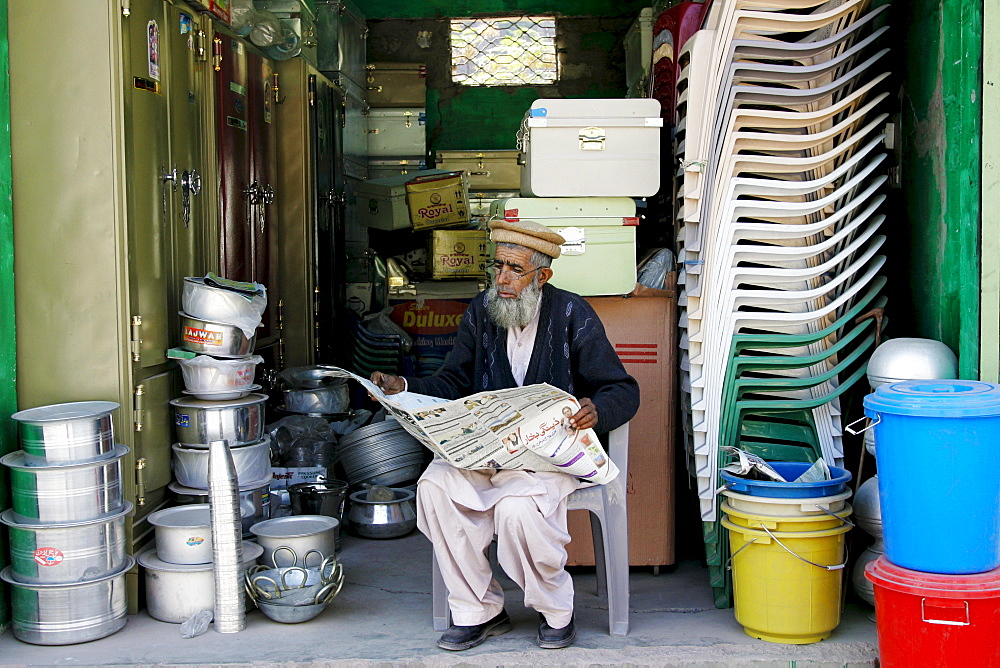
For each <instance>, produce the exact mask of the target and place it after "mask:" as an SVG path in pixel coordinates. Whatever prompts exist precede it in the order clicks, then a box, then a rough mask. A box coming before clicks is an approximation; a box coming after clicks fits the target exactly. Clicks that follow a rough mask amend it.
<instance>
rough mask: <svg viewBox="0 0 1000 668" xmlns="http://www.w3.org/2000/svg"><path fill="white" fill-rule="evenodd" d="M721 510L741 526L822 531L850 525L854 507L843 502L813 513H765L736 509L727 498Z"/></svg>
mask: <svg viewBox="0 0 1000 668" xmlns="http://www.w3.org/2000/svg"><path fill="white" fill-rule="evenodd" d="M722 512H724V513H726V515H727V516H728V518H729V521H730V522H732V523H733V524H738V525H739V526H741V527H747V528H749V529H760V528H761V527H767V528H768V529H770V530H771V531H781V532H785V531H792V532H796V531H822V530H823V529H836V528H837V527H840V526H844V525H845V524H847V525H850V524H851V523H850V522H848V521H847V518H848V517H849V516H850V514H851V513H852V512H854V509H853V508H852V507H851V504H849V503H845V504H844V505H843V507H842V508H841V509H840V510H838V511H836V512H826V513H817V514H815V515H787V516H782V515H765V514H762V513H751V512H748V511H745V510H737V509H736V508H734V507H733V505H732V503H730V502H729V501H728V500H727V501H724V502H723V504H722Z"/></svg>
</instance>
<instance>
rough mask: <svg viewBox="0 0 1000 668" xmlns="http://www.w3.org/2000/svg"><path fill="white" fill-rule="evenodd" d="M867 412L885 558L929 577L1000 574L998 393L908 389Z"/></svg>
mask: <svg viewBox="0 0 1000 668" xmlns="http://www.w3.org/2000/svg"><path fill="white" fill-rule="evenodd" d="M864 403H865V415H867V416H868V417H869V418H871V419H872V421H873V423H874V429H875V441H876V443H878V449H877V451H876V453H877V454H876V457H877V461H878V483H879V484H878V489H879V497H880V501H881V506H882V525H883V539H884V541H885V556H886V558H888V559H889V561H891V562H892V563H894V564H896V565H897V566H902V567H903V568H909V569H911V570H915V571H924V572H926V573H944V574H955V575H959V574H970V573H985V572H986V571H990V570H993V569H995V568H998V567H1000V386H998V385H994V384H993V383H984V382H979V381H966V380H909V381H905V382H901V383H891V384H888V385H882V386H881V387H879V388H878V389H877V390H875V392H874V393H872V394H869V395H868V396H867V397H865V401H864Z"/></svg>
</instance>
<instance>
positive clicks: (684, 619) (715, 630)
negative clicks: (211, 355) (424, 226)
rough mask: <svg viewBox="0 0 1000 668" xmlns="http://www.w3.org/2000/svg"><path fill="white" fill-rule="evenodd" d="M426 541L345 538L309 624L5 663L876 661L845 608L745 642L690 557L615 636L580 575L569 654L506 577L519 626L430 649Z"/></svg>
mask: <svg viewBox="0 0 1000 668" xmlns="http://www.w3.org/2000/svg"><path fill="white" fill-rule="evenodd" d="M430 559H431V550H430V544H429V543H428V542H427V540H426V539H425V538H424V537H423V536H422V535H420V534H419V533H413V534H411V535H409V536H407V537H405V538H400V539H396V540H390V541H370V540H364V539H360V538H355V537H352V536H345V537H344V546H343V552H342V559H341V560H342V562H343V564H344V569H345V573H346V583H345V585H344V588H343V591H342V592H341V593H340V595H339V596H338V597H337V599H336V600H334V601H333V602H332V603H331V604H330V606H329V607H328V608H327V609H326V610H325V611H324V612H323V614H321V615H320V616H319V617H317V618H316V619H314V620H313V621H310V622H307V623H304V624H299V625H283V624H278V623H276V622H272V621H271V620H269V619H267V618H266V617H264V616H263V614H262V613H261V612H260V611H256V610H255V611H254V612H252V613H250V614H249V615H248V616H247V628H246V630H245V631H243V632H241V633H236V634H226V635H223V634H219V633H217V632H215V631H214V630H213V629H211V628H210V629H209V631H208V632H207V633H205V634H204V635H201V636H199V637H197V638H191V639H183V638H181V636H180V627H179V626H178V625H174V624H167V623H163V622H158V621H156V620H153V619H151V618H150V617H148V616H147V615H146V614H145V613H141V614H139V615H135V616H133V617H131V618H130V619H129V621H128V624H127V625H126V626H125V628H124V629H122V630H121V631H119V632H118V633H116V634H114V635H112V636H110V637H108V638H104V639H102V640H97V641H94V642H89V643H84V644H80V645H69V646H62V647H42V646H34V645H28V644H25V643H22V642H20V641H18V640H17V639H15V638H14V636H13V634H12V633H11V632H10V630H8V631H7V632H5V633H4V634H2V635H0V666H28V665H31V666H39V665H70V666H83V665H101V666H117V665H129V666H133V665H185V666H190V665H212V666H221V665H226V666H230V665H282V666H309V667H312V666H374V665H379V666H385V665H399V666H457V665H462V666H499V665H503V666H542V665H550V666H553V665H567V666H569V665H580V666H603V665H608V666H611V665H623V664H627V665H629V666H692V667H698V668H715V667H722V666H753V667H755V668H763V667H771V666H775V667H777V666H782V667H791V666H795V667H796V668H803V667H805V666H808V667H810V668H833V667H841V666H851V667H852V668H853V667H855V666H875V665H877V661H876V657H877V647H876V638H875V624H874V623H873V622H871V621H870V620H869V618H868V615H869V614H870V613H871V609H870V608H866V607H864V606H855V605H852V604H848V606H847V609H846V610H845V611H844V614H843V617H842V622H841V625H840V627H839V628H838V629H837V630H836V631H834V633H833V636H832V637H831V638H830V639H828V640H825V641H823V642H820V643H816V644H813V645H778V644H773V643H767V642H763V641H760V640H755V639H753V638H750V637H749V636H747V635H746V634H744V633H743V631H742V628H741V627H740V625H739V624H737V623H736V621H735V619H734V618H733V611H732V610H716V609H715V608H714V607H713V605H712V602H711V598H710V589H709V587H708V584H707V572H706V571H705V570H704V569H702V568H701V567H700V566H699V564H697V563H695V562H683V563H681V564H679V565H678V567H677V569H676V570H675V571H674V572H670V573H662V574H660V575H659V576H654V575H653V574H652V573H651V572H649V571H648V570H642V571H635V572H633V574H632V578H631V592H632V594H631V631H630V633H629V635H628V637H626V638H615V637H611V636H610V635H608V617H607V607H606V601H605V599H604V598H598V597H597V596H596V595H595V590H596V579H595V576H594V574H593V573H592V572H590V573H582V574H576V575H574V580H575V583H576V590H577V593H576V601H577V603H576V605H577V611H576V617H577V626H578V629H579V631H578V638H577V641H576V644H575V645H574V646H573V647H570V648H568V649H564V650H542V649H539V648H538V647H537V646H536V645H535V643H534V637H535V629H536V625H537V615H536V613H535V612H534V611H532V610H527V609H525V608H524V606H523V605H522V601H521V596H520V594H521V592H520V590H519V589H518V588H517V587H516V586H515V585H513V584H512V583H510V582H509V581H505V582H504V587H505V589H506V590H507V594H508V601H507V610H508V611H509V612H510V615H511V617H512V619H513V621H514V630H513V631H512V632H510V633H508V634H506V635H503V636H499V637H494V638H490V639H489V640H487V642H486V643H485V644H483V645H481V646H479V647H477V648H474V649H471V650H467V651H465V652H455V653H452V652H444V651H442V650H440V649H438V648H437V647H436V646H435V644H434V643H435V640H436V639H437V637H438V635H439V634H438V633H436V632H435V631H434V630H433V629H432V628H431V613H430V607H431V605H430V603H431V595H430V590H431V578H430V571H431V569H430Z"/></svg>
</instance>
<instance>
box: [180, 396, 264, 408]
mask: <svg viewBox="0 0 1000 668" xmlns="http://www.w3.org/2000/svg"><path fill="white" fill-rule="evenodd" d="M265 401H267V395H266V394H256V393H255V394H248V395H247V396H245V397H241V398H240V399H223V400H222V401H211V400H209V399H187V398H185V397H179V398H177V399H171V400H170V405H171V406H173V407H174V408H200V409H202V410H221V409H224V408H234V407H239V406H253V405H255V404H262V403H264V402H265Z"/></svg>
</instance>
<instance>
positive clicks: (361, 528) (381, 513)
mask: <svg viewBox="0 0 1000 668" xmlns="http://www.w3.org/2000/svg"><path fill="white" fill-rule="evenodd" d="M392 491H393V493H395V495H396V498H395V500H393V501H368V500H367V499H366V498H365V496H366V495H367V494H368V491H367V490H361V491H359V492H354V493H353V494H351V509H350V510H349V511H348V512H347V521H348V522H349V523H350V524H349V526H350V528H351V531H353V532H354V533H356V534H357V535H359V536H362V537H364V538H399V537H400V536H405V535H406V534H408V533H410V532H411V531H413V530H414V529H416V528H417V503H416V495H415V494H414V493H413V492H411V491H410V490H408V489H399V488H392Z"/></svg>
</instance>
